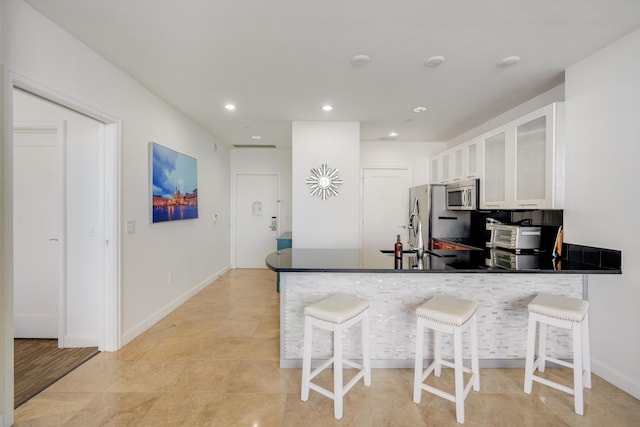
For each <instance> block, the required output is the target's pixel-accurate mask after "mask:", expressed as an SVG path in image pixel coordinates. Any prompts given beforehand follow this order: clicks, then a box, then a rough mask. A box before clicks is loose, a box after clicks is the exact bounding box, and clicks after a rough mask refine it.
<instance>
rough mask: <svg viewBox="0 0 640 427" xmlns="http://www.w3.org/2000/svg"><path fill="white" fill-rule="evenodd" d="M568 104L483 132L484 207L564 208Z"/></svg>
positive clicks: (555, 105)
mask: <svg viewBox="0 0 640 427" xmlns="http://www.w3.org/2000/svg"><path fill="white" fill-rule="evenodd" d="M563 124H564V104H563V103H555V104H551V105H548V106H546V107H544V108H541V109H539V110H537V111H534V112H532V113H530V114H527V115H525V116H523V117H520V118H519V119H517V120H514V121H513V122H511V123H509V124H508V125H506V126H504V127H501V128H499V129H496V130H495V131H493V132H491V133H487V134H485V135H484V138H483V140H484V163H483V164H484V176H483V179H482V180H481V194H480V207H481V208H483V209H562V208H563V207H564V142H563V136H564V126H563Z"/></svg>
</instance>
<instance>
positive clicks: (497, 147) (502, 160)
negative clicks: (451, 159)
mask: <svg viewBox="0 0 640 427" xmlns="http://www.w3.org/2000/svg"><path fill="white" fill-rule="evenodd" d="M507 166H508V163H507V131H506V130H504V129H503V130H497V131H496V132H495V133H494V134H490V135H488V136H487V138H486V139H485V140H484V177H483V179H481V180H480V207H481V208H482V209H507V208H508V207H509V202H510V201H509V200H508V198H507Z"/></svg>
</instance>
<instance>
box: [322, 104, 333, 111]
mask: <svg viewBox="0 0 640 427" xmlns="http://www.w3.org/2000/svg"><path fill="white" fill-rule="evenodd" d="M322 109H323V110H324V111H331V110H333V107H332V106H331V105H329V104H327V105H323V106H322Z"/></svg>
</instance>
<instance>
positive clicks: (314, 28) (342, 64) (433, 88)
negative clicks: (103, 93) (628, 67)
mask: <svg viewBox="0 0 640 427" xmlns="http://www.w3.org/2000/svg"><path fill="white" fill-rule="evenodd" d="M26 2H27V3H29V4H30V5H32V6H33V7H34V8H35V9H37V10H39V11H40V12H41V13H43V14H44V15H46V16H48V17H49V18H50V19H51V20H53V21H54V22H56V23H57V24H58V25H60V26H61V27H62V28H64V29H66V30H67V31H68V32H69V33H71V34H72V35H74V36H75V37H76V38H78V39H80V40H81V41H82V42H84V43H85V44H87V45H88V46H90V47H91V48H92V49H94V50H95V51H97V52H98V53H100V54H101V55H102V56H104V57H105V58H107V59H108V60H109V61H111V62H112V63H114V64H115V65H116V66H118V67H119V68H120V69H122V70H123V71H125V72H126V73H128V74H129V75H131V76H132V77H133V78H135V79H136V80H138V81H139V82H140V83H142V84H143V85H144V86H146V87H147V88H148V89H150V90H151V91H152V92H154V93H156V94H157V95H159V96H160V97H162V98H163V99H165V100H166V101H167V102H169V103H170V104H172V105H173V106H174V107H176V108H177V109H179V110H181V111H183V112H184V113H185V114H186V115H188V116H190V117H191V118H192V119H193V120H195V121H196V122H198V123H199V124H200V125H201V126H202V127H204V128H205V129H207V130H209V131H210V132H211V133H212V134H213V135H215V136H216V137H217V138H218V139H220V140H221V141H222V142H225V143H227V144H229V145H232V144H256V143H257V144H274V145H276V146H278V147H283V148H284V147H290V146H291V121H293V120H345V121H359V122H361V139H362V140H378V139H381V138H385V137H387V135H388V134H389V132H391V131H395V132H397V133H398V134H399V136H398V137H397V140H399V141H432V142H433V141H448V140H450V139H452V138H454V137H456V136H458V135H460V134H461V133H463V132H465V131H467V130H469V129H471V128H473V127H475V126H477V125H479V124H481V123H483V122H485V121H487V120H488V119H490V118H493V117H495V116H496V115H498V114H500V113H503V112H504V111H506V110H509V109H511V108H513V107H515V106H516V105H518V104H520V103H522V102H524V101H526V100H528V99H530V98H532V97H534V96H535V95H538V94H540V93H542V92H544V91H546V90H548V89H550V88H552V87H555V86H556V85H558V84H560V83H562V82H563V81H564V73H563V70H565V69H566V68H567V67H569V66H571V65H572V64H574V63H576V62H578V61H579V60H581V59H582V58H584V57H586V56H588V55H590V54H591V53H593V52H595V51H597V50H598V49H600V48H602V47H604V46H605V45H607V44H609V43H611V42H613V41H614V40H616V39H618V38H620V37H622V36H624V35H626V34H628V33H630V32H632V31H633V30H635V29H638V28H640V1H638V0H322V1H309V0H180V1H177V0H109V1H106V0H55V1H52V0H26ZM358 54H365V55H368V56H370V58H371V61H370V63H369V64H368V65H366V66H364V67H356V66H353V65H352V64H351V62H350V60H351V58H352V57H353V56H354V55H358ZM434 55H442V56H444V57H445V58H446V61H445V62H444V63H443V64H442V65H441V66H439V67H435V68H429V67H426V66H425V65H424V62H425V60H426V59H427V58H429V57H431V56H434ZM510 55H518V56H520V57H521V58H522V60H521V61H520V62H519V63H518V64H517V65H515V66H513V67H508V68H504V67H503V68H500V67H497V66H496V63H497V62H498V61H499V60H500V59H502V58H504V57H506V56H510ZM228 102H232V103H234V104H235V105H237V109H236V110H235V111H233V112H229V111H226V110H225V109H224V105H225V104H226V103H228ZM325 103H330V104H331V105H333V107H334V110H333V111H331V112H330V113H326V112H323V111H322V110H321V107H322V105H324V104H325ZM416 106H425V107H427V111H426V112H424V113H420V114H417V113H414V112H413V111H412V109H413V108H414V107H416ZM252 135H260V136H262V139H261V140H259V141H255V140H253V139H251V136H252ZM389 143H390V144H392V143H393V141H390V142H389Z"/></svg>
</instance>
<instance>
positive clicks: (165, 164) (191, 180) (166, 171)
mask: <svg viewBox="0 0 640 427" xmlns="http://www.w3.org/2000/svg"><path fill="white" fill-rule="evenodd" d="M151 158H152V162H151V170H152V172H151V175H152V176H151V180H152V181H151V182H152V184H151V187H152V195H153V196H152V198H153V200H152V203H151V205H152V222H163V221H174V220H178V219H191V218H198V172H197V161H196V159H194V158H193V157H189V156H185V155H184V154H180V153H178V152H177V151H173V150H171V149H169V148H166V147H163V146H162V145H159V144H156V143H155V142H152V143H151Z"/></svg>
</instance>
